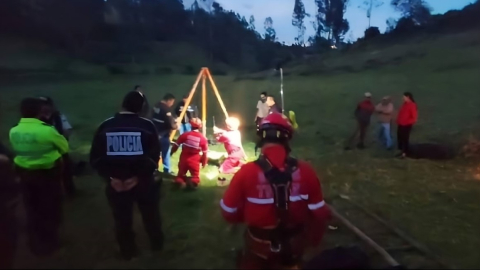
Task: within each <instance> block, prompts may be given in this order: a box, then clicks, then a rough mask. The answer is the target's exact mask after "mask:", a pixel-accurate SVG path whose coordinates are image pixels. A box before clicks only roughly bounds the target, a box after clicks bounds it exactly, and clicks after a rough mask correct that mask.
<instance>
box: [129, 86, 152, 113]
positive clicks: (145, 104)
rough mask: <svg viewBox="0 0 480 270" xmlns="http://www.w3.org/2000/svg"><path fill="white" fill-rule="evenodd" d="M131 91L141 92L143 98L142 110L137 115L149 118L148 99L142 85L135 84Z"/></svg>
mask: <svg viewBox="0 0 480 270" xmlns="http://www.w3.org/2000/svg"><path fill="white" fill-rule="evenodd" d="M133 91H136V92H138V93H140V94H142V95H143V98H144V102H143V105H142V111H141V112H140V114H139V116H140V117H145V118H150V104H149V103H148V99H147V97H146V96H145V93H143V89H142V86H140V85H135V87H134V88H133Z"/></svg>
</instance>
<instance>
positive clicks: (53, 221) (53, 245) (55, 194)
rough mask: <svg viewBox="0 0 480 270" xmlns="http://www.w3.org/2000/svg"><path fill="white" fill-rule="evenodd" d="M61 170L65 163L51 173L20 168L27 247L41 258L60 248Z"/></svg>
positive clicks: (58, 163) (50, 170) (50, 171)
mask: <svg viewBox="0 0 480 270" xmlns="http://www.w3.org/2000/svg"><path fill="white" fill-rule="evenodd" d="M62 168H63V163H62V162H57V163H56V166H55V167H54V168H52V169H49V170H25V169H22V168H17V171H18V174H19V176H20V179H21V183H22V194H23V200H24V205H25V210H26V214H27V234H28V244H29V247H30V250H31V251H32V253H33V254H35V255H38V256H47V255H50V254H52V253H53V252H54V251H55V250H57V249H58V248H59V247H60V238H59V229H60V224H61V222H62V200H63V198H62Z"/></svg>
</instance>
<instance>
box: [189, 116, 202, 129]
mask: <svg viewBox="0 0 480 270" xmlns="http://www.w3.org/2000/svg"><path fill="white" fill-rule="evenodd" d="M190 125H191V126H192V128H196V129H200V128H202V120H200V119H199V118H192V119H190Z"/></svg>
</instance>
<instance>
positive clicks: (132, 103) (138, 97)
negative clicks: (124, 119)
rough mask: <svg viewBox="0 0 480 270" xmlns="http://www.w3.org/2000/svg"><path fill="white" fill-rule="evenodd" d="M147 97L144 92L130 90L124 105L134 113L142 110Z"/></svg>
mask: <svg viewBox="0 0 480 270" xmlns="http://www.w3.org/2000/svg"><path fill="white" fill-rule="evenodd" d="M144 101H145V99H144V97H143V95H142V94H140V93H139V92H136V91H132V92H129V93H128V94H127V95H126V96H125V98H124V99H123V103H122V107H123V108H124V109H125V110H127V111H129V112H132V113H139V112H140V111H142V108H143V103H144Z"/></svg>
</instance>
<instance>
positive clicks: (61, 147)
mask: <svg viewBox="0 0 480 270" xmlns="http://www.w3.org/2000/svg"><path fill="white" fill-rule="evenodd" d="M47 134H48V135H47V136H48V137H49V139H50V140H51V142H52V143H53V145H55V147H56V148H57V150H58V152H60V154H61V155H64V154H66V153H68V150H69V147H68V141H67V139H65V137H63V136H62V135H60V133H58V132H57V130H55V128H54V127H49V131H48V133H47Z"/></svg>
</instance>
